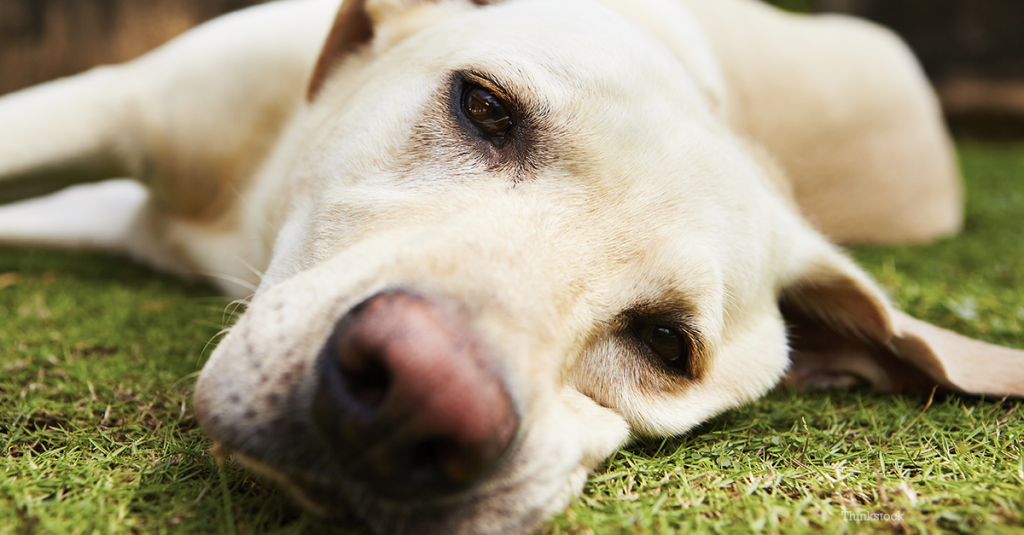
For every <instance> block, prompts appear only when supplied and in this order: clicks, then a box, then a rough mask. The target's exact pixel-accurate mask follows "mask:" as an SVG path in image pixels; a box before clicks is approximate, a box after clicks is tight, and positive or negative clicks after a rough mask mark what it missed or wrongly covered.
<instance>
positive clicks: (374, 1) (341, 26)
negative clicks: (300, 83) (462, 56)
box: [307, 0, 497, 101]
mask: <svg viewBox="0 0 1024 535" xmlns="http://www.w3.org/2000/svg"><path fill="white" fill-rule="evenodd" d="M496 1H497V0H468V1H467V3H469V4H472V5H477V6H483V5H488V4H493V3H495V2H496ZM425 3H427V2H425V0H344V2H343V3H342V5H341V9H339V10H338V15H337V16H336V17H335V19H334V26H333V27H331V33H330V34H328V36H327V41H326V42H325V43H324V48H323V50H322V51H321V52H320V59H319V60H317V63H316V68H315V69H314V70H313V77H312V78H311V79H310V81H309V89H308V91H307V98H308V99H309V100H310V101H312V100H313V99H315V98H316V96H317V94H319V92H320V89H321V88H322V87H323V84H324V81H325V80H326V79H327V77H328V76H329V75H330V74H331V72H332V71H333V70H334V68H335V67H336V66H337V65H338V64H339V63H341V61H342V60H343V59H344V58H345V57H346V56H348V55H349V54H351V53H353V52H355V51H356V50H358V49H359V48H361V47H362V46H364V45H366V44H368V43H370V41H372V40H373V38H374V37H375V35H376V28H377V27H379V25H380V24H381V23H382V22H383V21H384V20H386V19H388V18H394V17H397V16H399V15H400V14H402V13H406V12H408V11H410V10H412V9H415V8H417V7H419V6H421V5H422V4H425Z"/></svg>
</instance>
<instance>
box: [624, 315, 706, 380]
mask: <svg viewBox="0 0 1024 535" xmlns="http://www.w3.org/2000/svg"><path fill="white" fill-rule="evenodd" d="M634 330H635V332H636V336H637V338H639V339H640V341H641V342H643V343H644V345H645V346H647V347H648V349H650V350H651V351H652V352H653V353H654V354H655V355H657V356H658V357H659V358H661V360H662V361H663V362H664V363H665V364H667V365H669V366H671V367H672V368H675V369H677V370H679V371H682V372H684V373H687V374H690V373H692V372H693V370H692V369H691V368H692V363H691V362H690V360H691V358H690V344H689V343H688V339H687V337H686V336H685V335H684V334H683V333H681V332H679V330H677V329H674V328H672V327H666V326H664V325H657V324H653V323H638V324H636V325H635V326H634Z"/></svg>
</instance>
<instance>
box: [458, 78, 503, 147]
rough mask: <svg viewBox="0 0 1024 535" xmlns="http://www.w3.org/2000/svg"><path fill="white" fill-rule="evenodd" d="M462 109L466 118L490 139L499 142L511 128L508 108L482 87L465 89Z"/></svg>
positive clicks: (492, 93)
mask: <svg viewBox="0 0 1024 535" xmlns="http://www.w3.org/2000/svg"><path fill="white" fill-rule="evenodd" d="M462 107H463V111H465V113H466V117H468V118H469V120H470V121H472V122H473V124H475V125H476V126H477V127H479V128H480V130H483V132H484V133H485V134H487V135H488V136H490V137H491V138H494V139H496V140H501V139H503V138H504V137H505V135H506V134H508V131H509V129H511V128H512V114H511V113H510V112H509V111H508V107H507V106H505V103H503V102H502V101H501V99H500V98H498V96H497V95H495V94H494V92H492V91H488V90H487V89H484V88H483V87H480V86H471V87H469V88H468V89H466V92H465V94H464V95H463V98H462Z"/></svg>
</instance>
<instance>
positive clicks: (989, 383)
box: [779, 243, 1024, 396]
mask: <svg viewBox="0 0 1024 535" xmlns="http://www.w3.org/2000/svg"><path fill="white" fill-rule="evenodd" d="M814 249H816V251H815V252H814V253H813V254H812V255H811V256H810V260H808V261H805V262H804V263H803V266H802V267H801V268H800V270H799V272H798V274H797V276H796V277H794V278H792V279H791V280H790V281H788V282H787V284H786V285H785V286H784V288H783V290H782V295H781V297H780V301H779V306H780V310H781V311H782V314H783V316H784V318H785V319H786V322H787V324H788V326H789V333H790V346H791V350H790V359H791V365H790V369H789V372H788V374H787V377H786V380H785V382H786V383H788V384H790V385H791V386H795V387H797V388H806V387H808V386H843V385H849V384H853V383H856V382H867V383H869V384H871V385H872V386H874V387H876V388H878V389H881V390H886V391H893V392H904V391H920V390H928V389H931V388H932V387H934V386H935V385H938V386H939V387H940V388H944V389H948V390H954V391H960V392H967V393H972V394H991V395H997V396H1005V395H1012V396H1024V351H1018V350H1013V349H1008V348H1004V347H999V346H995V345H992V344H987V343H984V342H979V341H977V340H972V339H970V338H967V337H964V336H961V335H958V334H956V333H953V332H951V331H948V330H945V329H941V328H939V327H936V326H934V325H930V324H928V323H926V322H923V321H920V320H917V319H914V318H912V317H910V316H908V315H906V314H904V313H902V312H899V311H897V310H895V309H894V308H893V307H892V306H891V305H889V303H888V302H887V300H886V298H885V297H884V295H883V294H882V292H881V291H880V290H879V289H878V287H877V286H876V285H875V283H874V282H873V281H872V280H871V279H870V278H869V277H868V276H867V275H866V274H865V273H864V272H863V271H862V270H861V269H860V268H858V267H857V266H856V265H855V264H854V263H853V262H852V261H851V260H849V259H848V258H846V257H845V256H843V255H842V254H841V253H840V252H839V251H837V250H835V249H834V248H832V247H831V246H828V245H827V244H825V243H817V244H816V245H815V246H814Z"/></svg>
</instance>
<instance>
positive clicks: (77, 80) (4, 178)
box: [0, 0, 339, 272]
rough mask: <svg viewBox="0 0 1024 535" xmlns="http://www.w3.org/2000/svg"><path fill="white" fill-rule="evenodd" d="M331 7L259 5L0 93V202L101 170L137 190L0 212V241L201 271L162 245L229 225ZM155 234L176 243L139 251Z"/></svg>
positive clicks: (84, 193)
mask: <svg viewBox="0 0 1024 535" xmlns="http://www.w3.org/2000/svg"><path fill="white" fill-rule="evenodd" d="M338 4H339V2H338V0H296V1H293V2H281V3H276V2H275V3H271V4H266V5H262V6H257V7H255V8H251V9H247V10H243V11H240V12H237V13H233V14H230V15H227V16H225V17H222V18H220V19H217V20H214V21H212V22H210V23H207V24H204V25H203V26H200V27H198V28H196V29H194V30H192V31H190V32H188V33H186V34H185V35H183V36H181V37H179V38H177V39H175V40H173V41H171V42H170V43H168V44H167V45H165V46H163V47H161V48H159V49H157V50H155V51H153V52H151V53H149V54H147V55H145V56H143V57H141V58H139V59H137V60H135V61H132V62H130V63H126V64H124V65H119V66H115V67H103V68H99V69H95V70H93V71H90V72H87V73H85V74H81V75H78V76H74V77H70V78H66V79H63V80H58V81H55V82H51V83H49V84H45V85H42V86H38V87H35V88H30V89H27V90H24V91H21V92H18V93H14V94H11V95H7V96H4V97H2V98H0V205H2V204H5V203H12V202H15V201H20V200H25V199H30V198H33V197H38V196H42V195H46V194H48V193H52V192H56V191H58V190H61V189H63V188H65V187H67V186H70V185H74V184H82V183H87V182H97V181H101V180H105V179H108V178H120V177H125V178H131V179H135V180H136V181H137V182H139V183H141V184H143V185H144V186H145V187H146V191H141V190H139V189H138V188H135V189H134V190H133V189H132V188H131V184H121V185H120V186H117V187H112V186H102V187H99V188H92V187H90V188H84V189H83V188H76V189H75V191H73V192H71V191H69V192H67V193H62V194H61V195H60V196H58V197H56V198H48V199H47V200H46V202H38V201H33V204H19V205H10V206H6V207H3V208H0V244H11V243H18V244H26V243H28V244H44V245H48V246H60V247H95V246H98V247H103V248H112V249H115V250H122V251H125V252H128V253H132V254H135V255H137V256H141V257H143V258H144V259H146V260H148V261H150V262H151V263H154V264H156V265H158V266H161V267H170V268H172V269H174V270H176V271H180V270H181V268H179V267H177V266H181V265H183V264H189V263H191V264H192V266H193V267H192V268H191V269H193V271H199V272H206V271H209V269H206V267H207V266H208V265H209V264H211V262H210V261H207V260H208V259H206V258H195V257H196V256H197V254H195V253H194V252H193V253H190V254H186V255H184V256H187V257H191V258H189V260H190V262H179V261H178V260H183V259H173V258H172V259H168V258H162V257H163V256H166V255H165V254H164V253H165V252H166V251H164V250H165V249H166V250H176V249H181V248H186V249H187V248H190V247H191V248H194V247H192V246H194V245H195V243H196V242H198V241H202V240H203V239H204V238H203V236H204V235H205V234H204V233H207V232H206V230H210V232H214V231H215V232H216V233H217V239H218V240H222V241H223V240H224V239H226V238H223V236H225V235H227V234H230V233H232V232H234V230H235V229H234V226H235V225H234V223H232V222H229V221H226V218H229V216H230V215H231V214H232V213H234V212H237V210H235V209H234V208H235V207H236V205H237V201H238V198H239V197H240V196H241V195H243V194H244V192H245V190H246V188H247V187H248V183H249V180H250V178H251V177H252V175H253V174H255V173H256V171H257V170H258V169H259V167H260V166H261V165H262V163H263V160H264V159H265V158H266V155H267V154H268V153H269V152H270V150H271V148H272V147H273V145H274V143H275V142H276V141H277V137H278V135H279V133H280V131H281V129H282V128H283V127H284V125H285V124H286V123H287V122H288V121H289V120H290V118H291V117H292V115H293V114H294V113H295V111H296V110H297V109H298V108H299V107H300V106H301V105H302V103H303V102H304V97H305V92H306V87H307V85H308V81H309V76H310V72H311V71H312V69H313V64H314V63H315V60H316V57H317V53H318V52H319V49H320V47H321V45H322V42H323V40H324V37H325V36H326V34H327V31H328V29H329V24H330V21H331V20H332V18H333V15H334V13H335V12H336V11H337V7H338ZM72 193H74V195H72ZM175 225H177V226H178V227H181V226H184V227H186V228H187V229H188V232H186V233H184V234H187V236H185V237H180V236H178V237H174V236H170V237H169V236H168V234H174V235H175V236H176V235H178V234H183V233H181V232H177V233H175V232H171V233H168V232H167V227H168V226H175ZM197 235H199V237H198V238H197ZM161 241H165V242H188V243H168V244H167V245H166V246H164V247H162V248H161V252H158V253H154V252H153V251H150V250H149V249H148V247H149V246H150V244H152V243H154V242H161ZM139 244H143V245H145V246H146V247H142V248H140V245H139ZM217 249H223V247H220V246H218V247H217ZM198 256H203V255H202V254H199V255H198ZM207 256H208V255H207Z"/></svg>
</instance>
